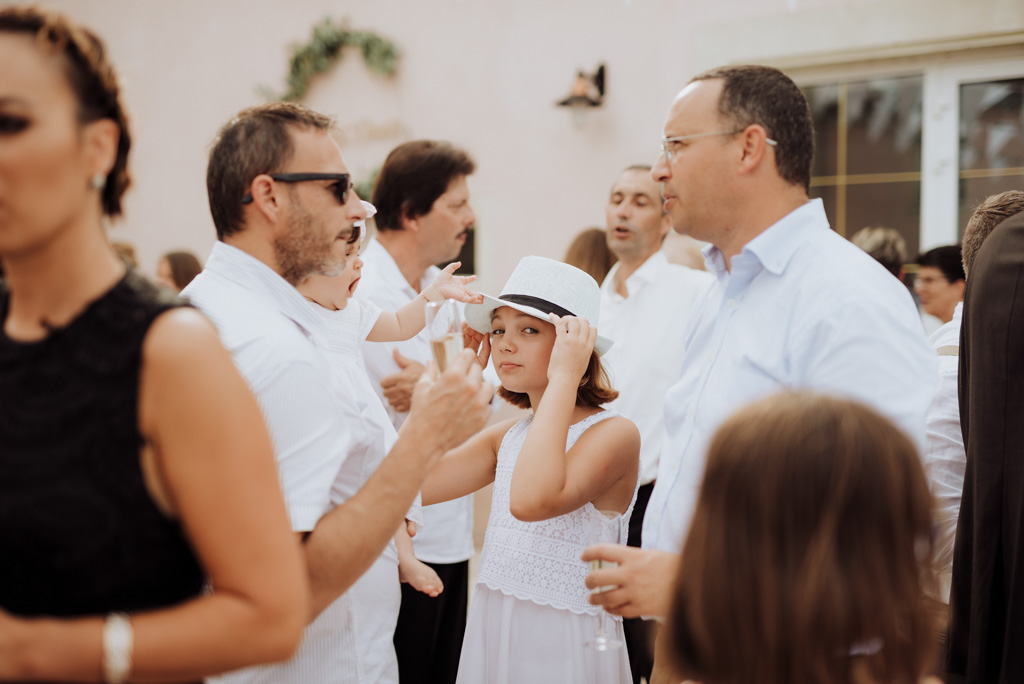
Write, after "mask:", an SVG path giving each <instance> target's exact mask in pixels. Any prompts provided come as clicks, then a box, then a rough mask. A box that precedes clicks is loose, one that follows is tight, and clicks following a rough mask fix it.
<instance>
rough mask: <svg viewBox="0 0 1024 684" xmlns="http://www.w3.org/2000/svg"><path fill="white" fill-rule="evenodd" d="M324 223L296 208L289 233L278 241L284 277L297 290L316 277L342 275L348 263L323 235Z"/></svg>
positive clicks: (276, 246) (276, 251)
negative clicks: (335, 252)
mask: <svg viewBox="0 0 1024 684" xmlns="http://www.w3.org/2000/svg"><path fill="white" fill-rule="evenodd" d="M322 225H323V222H322V221H318V220H317V219H316V218H315V217H314V216H313V215H312V214H311V213H309V212H308V211H306V208H305V207H303V206H302V205H300V204H296V205H295V212H294V213H293V214H292V216H291V218H290V219H289V221H288V232H287V233H285V234H284V235H281V236H278V237H277V238H275V239H274V243H273V248H274V258H275V259H277V266H278V268H279V269H281V277H282V278H284V279H285V280H287V281H288V282H289V283H290V284H291V285H292V286H293V287H297V286H298V285H299V283H301V282H302V281H303V280H305V279H306V278H308V277H309V276H312V275H326V276H331V277H333V276H339V275H341V273H342V271H344V270H345V260H344V259H340V260H339V259H337V258H336V257H335V256H334V242H335V239H334V238H327V237H324V236H323V232H324V231H323V230H322Z"/></svg>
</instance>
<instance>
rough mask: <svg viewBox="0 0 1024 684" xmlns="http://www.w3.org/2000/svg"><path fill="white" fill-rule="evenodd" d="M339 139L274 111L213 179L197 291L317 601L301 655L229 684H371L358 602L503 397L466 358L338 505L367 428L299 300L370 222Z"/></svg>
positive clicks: (225, 154)
mask: <svg viewBox="0 0 1024 684" xmlns="http://www.w3.org/2000/svg"><path fill="white" fill-rule="evenodd" d="M331 128H332V123H331V121H330V120H329V119H328V118H326V117H324V116H323V115H320V114H317V113H316V112H312V111H310V110H308V109H306V108H305V107H302V106H301V105H295V104H290V103H274V104H269V105H263V106H260V107H253V108H250V109H247V110H244V111H242V112H241V113H240V114H239V115H238V116H237V117H236V118H235V119H233V120H232V121H231V122H229V123H228V124H227V125H225V126H224V127H223V128H222V129H221V131H220V133H219V135H218V137H217V140H216V142H215V143H214V145H213V148H212V149H211V151H210V160H209V165H208V168H207V189H208V194H209V199H210V210H211V213H212V215H213V221H214V225H215V226H216V229H217V237H218V242H217V243H216V245H215V246H214V249H213V252H212V254H211V256H210V259H209V261H207V263H206V266H205V268H204V270H203V272H202V273H201V274H200V275H199V276H197V277H196V279H195V280H193V281H192V283H191V284H190V285H189V286H188V287H187V288H186V289H185V290H184V291H183V293H182V294H183V295H184V296H186V297H187V298H188V299H189V300H191V302H192V303H193V304H194V305H196V306H197V307H198V308H199V309H200V310H202V311H203V313H205V314H206V315H207V316H208V317H209V318H210V319H211V320H212V321H213V323H214V325H216V327H217V329H218V332H219V333H220V336H221V339H222V341H223V342H224V345H225V346H226V347H227V348H228V350H229V351H230V352H231V354H232V357H233V358H234V361H235V365H236V366H238V368H239V370H240V371H241V373H242V375H243V376H244V377H245V379H246V381H247V382H248V383H249V386H250V388H251V389H252V391H253V393H254V394H255V395H256V398H257V400H258V402H259V405H260V409H261V410H262V412H263V417H264V420H265V421H266V423H267V427H268V429H269V431H270V435H271V439H272V441H273V444H274V452H275V458H276V461H277V467H278V476H279V479H280V481H281V487H282V490H283V493H284V498H285V502H286V504H287V507H288V512H289V516H290V518H291V523H292V528H293V529H294V530H295V531H296V532H297V533H298V537H299V540H300V541H301V543H302V546H303V550H304V552H305V558H306V562H307V565H308V571H309V581H310V588H311V594H312V605H311V606H310V610H309V616H310V621H311V623H310V625H309V626H308V627H307V628H306V631H305V634H304V636H303V640H302V643H301V645H300V646H299V649H298V651H297V652H296V654H295V655H294V656H293V657H292V658H291V659H290V660H288V661H286V662H284V663H279V664H276V665H269V666H263V667H255V668H248V669H245V670H240V671H237V672H233V673H229V674H227V675H224V676H223V677H221V678H218V679H219V680H220V681H223V682H230V683H231V684H236V683H242V682H244V683H246V684H250V683H255V682H267V683H268V684H269V683H271V682H273V683H274V684H278V683H280V682H295V683H299V682H302V683H307V682H324V683H326V682H340V681H352V682H355V681H358V677H359V673H358V671H357V669H358V668H357V667H355V666H354V663H356V662H357V654H356V649H355V645H356V640H355V635H354V634H353V633H352V630H353V625H352V624H351V620H349V619H348V617H349V612H348V605H347V602H346V596H345V594H344V592H345V591H346V589H348V587H350V586H351V585H352V584H353V583H354V582H355V581H356V580H357V579H358V578H359V576H360V575H362V574H363V572H365V571H366V570H367V569H368V568H369V567H370V565H371V564H372V563H373V561H374V560H375V559H376V558H377V557H378V556H379V555H380V553H381V552H382V551H383V550H384V547H385V546H386V545H387V543H388V541H389V540H390V539H391V537H392V535H393V534H394V531H395V529H397V528H398V525H399V523H401V522H402V520H403V519H404V517H405V514H406V511H407V510H408V509H409V506H410V504H411V503H412V501H413V499H414V497H415V495H416V492H417V491H418V490H419V488H420V486H421V484H422V481H423V478H424V477H425V475H426V473H427V472H428V470H429V468H430V467H431V466H432V465H433V463H434V462H435V461H436V459H437V458H439V457H440V455H441V454H442V453H443V452H444V451H446V450H448V449H450V448H451V447H453V446H455V445H457V444H459V443H461V442H462V441H463V440H464V439H465V438H466V437H468V436H469V435H471V434H472V433H473V432H475V431H477V430H478V429H480V427H482V426H483V424H484V423H485V422H486V419H487V417H488V415H489V407H488V401H489V400H490V397H491V388H490V386H489V385H488V384H487V383H484V382H483V381H482V379H481V377H480V370H479V366H478V364H476V363H475V361H474V360H473V359H472V356H471V355H470V354H469V353H468V352H466V353H465V358H460V359H457V360H456V362H455V363H454V365H453V366H450V367H449V369H448V370H446V371H445V373H444V374H442V375H441V376H440V378H439V379H438V380H437V381H435V382H433V383H430V382H428V381H426V380H425V381H423V382H421V383H420V384H419V385H418V386H417V387H416V390H415V393H414V396H413V398H412V404H413V407H414V408H413V411H412V412H411V413H410V414H409V419H408V421H407V424H406V427H405V429H404V430H403V432H402V436H401V437H400V438H399V440H398V442H397V443H396V444H395V446H394V448H393V449H392V451H391V453H390V454H389V455H388V457H387V458H386V459H385V460H384V462H383V463H382V464H381V466H380V467H379V468H378V470H377V471H376V473H375V474H374V475H373V476H372V477H371V478H370V480H369V481H368V482H367V483H366V484H365V485H364V486H363V488H362V489H361V490H360V491H359V492H358V493H356V495H355V496H353V497H352V498H350V499H348V500H347V501H345V502H344V503H341V504H340V505H337V506H334V505H333V504H332V503H331V489H332V484H333V483H334V480H335V477H336V476H337V475H338V471H339V468H340V466H341V464H342V462H343V461H344V459H345V457H346V455H347V454H348V453H349V451H350V449H351V444H350V431H349V429H348V428H347V427H346V425H347V424H348V423H349V421H358V420H361V417H360V416H359V413H358V409H357V408H356V407H355V406H354V403H353V402H352V401H350V400H348V399H347V398H346V397H343V396H339V394H338V393H337V390H336V389H334V388H332V386H331V385H330V380H329V378H330V376H331V374H330V372H329V370H328V368H327V366H326V361H325V359H324V358H323V357H322V356H321V355H320V353H319V352H318V351H317V349H316V347H315V346H314V344H313V339H314V338H316V337H318V336H322V335H324V334H326V331H325V330H324V329H323V328H322V323H321V319H320V318H319V317H318V316H317V315H316V314H315V312H314V311H313V309H312V308H311V307H310V305H309V303H308V302H307V301H306V300H305V299H304V298H303V296H302V295H301V294H299V292H298V290H296V289H295V286H297V285H298V284H300V283H301V282H303V281H304V280H305V279H306V278H308V277H309V276H311V275H316V274H323V275H339V274H340V273H341V272H342V270H343V269H344V267H345V255H346V254H347V251H348V250H347V246H348V245H347V244H342V245H340V247H341V248H339V242H342V243H351V242H352V241H353V240H355V239H357V238H358V236H357V231H359V230H360V224H361V223H362V221H363V220H364V219H365V218H366V215H367V209H366V208H365V207H364V205H363V203H362V202H361V201H360V200H359V198H358V197H357V196H356V193H355V192H354V191H353V190H352V185H351V180H350V177H349V172H348V168H347V167H346V166H345V163H344V161H343V160H342V157H341V153H340V151H339V150H338V146H337V145H336V144H335V143H334V141H333V140H332V139H331V137H330V131H331ZM224 410H225V411H230V410H231V407H229V406H226V407H224ZM214 579H216V578H214Z"/></svg>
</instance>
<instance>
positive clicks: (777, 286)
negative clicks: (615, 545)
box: [643, 200, 937, 552]
mask: <svg viewBox="0 0 1024 684" xmlns="http://www.w3.org/2000/svg"><path fill="white" fill-rule="evenodd" d="M705 258H706V262H707V266H708V270H709V271H711V272H712V273H713V274H714V275H715V276H716V278H717V282H716V283H714V284H713V285H712V288H711V290H710V292H709V293H708V295H707V296H706V297H705V298H704V299H703V300H702V301H701V302H700V303H699V304H698V305H697V309H696V310H695V311H694V314H693V320H692V323H691V327H690V331H689V334H688V336H687V340H686V352H685V355H684V361H683V369H682V371H681V373H680V376H679V379H678V381H677V382H676V383H675V384H674V385H673V386H672V387H670V388H669V390H668V393H667V394H666V397H665V440H664V448H663V450H662V454H661V463H660V466H659V469H658V479H657V483H656V484H655V487H654V492H653V494H652V496H651V501H650V504H649V505H648V508H647V515H646V518H645V519H644V527H643V545H644V547H646V548H657V549H662V550H665V551H673V552H679V550H680V548H681V546H682V542H683V540H684V538H685V535H686V533H687V531H688V530H689V527H690V520H691V518H692V516H693V510H694V507H695V505H696V502H697V493H698V490H699V487H700V482H701V479H702V477H703V473H704V458H705V452H706V450H707V447H708V445H709V443H710V441H711V438H712V436H713V435H714V433H715V430H716V429H717V428H718V426H719V425H721V424H722V422H723V421H724V420H725V419H726V418H728V417H729V416H730V415H731V414H732V413H734V412H735V411H736V410H737V409H739V408H740V407H742V406H744V405H746V404H749V403H750V402H752V401H755V400H757V399H759V398H761V397H764V396H766V395H768V394H771V393H773V392H778V391H782V390H786V389H791V390H810V391H815V392H820V393H823V394H831V395H836V396H840V397H845V398H850V399H856V400H859V401H862V402H864V403H865V404H868V405H869V406H872V407H874V408H875V409H876V410H877V411H879V412H880V413H882V414H883V415H885V416H887V417H889V418H890V419H892V420H893V422H894V423H896V425H898V426H899V427H901V428H902V429H903V430H904V431H905V432H906V433H907V434H908V435H909V436H910V437H911V439H912V440H913V441H914V443H915V444H917V445H918V448H919V449H920V448H921V446H922V445H923V444H924V424H925V414H926V412H927V410H928V405H929V403H930V401H931V398H932V394H933V392H934V388H935V383H936V378H937V368H936V360H935V352H934V351H933V350H932V349H931V347H930V346H929V345H928V340H927V338H926V337H925V334H924V330H923V329H922V327H921V321H920V317H919V316H918V313H917V309H916V308H915V306H914V303H913V300H912V298H911V296H910V293H909V292H908V291H907V288H906V287H904V286H903V284H902V283H900V282H899V281H898V280H897V279H896V278H894V277H893V276H892V275H891V274H890V273H889V272H888V271H886V270H885V269H884V268H883V267H882V266H880V265H879V264H878V263H876V262H875V261H874V260H873V259H872V258H871V257H869V256H868V255H867V254H865V253H864V252H862V251H861V250H860V249H858V248H857V247H855V246H854V245H852V244H851V243H849V242H848V241H847V240H845V239H844V238H842V237H841V236H839V235H838V234H836V233H834V232H833V231H832V230H830V229H829V225H828V220H827V218H826V217H825V211H824V209H823V207H822V204H821V201H820V200H812V201H810V202H808V203H806V204H805V205H803V206H801V207H800V208H798V209H796V210H795V211H793V212H792V213H790V214H789V215H787V216H786V217H784V218H783V219H782V220H780V221H779V222H777V223H775V224H774V225H772V226H771V227H769V228H768V229H767V230H766V231H765V232H763V233H761V234H760V235H758V236H757V237H756V238H754V239H753V240H751V241H750V242H749V243H747V245H746V246H745V247H744V248H743V250H742V251H741V252H740V253H739V254H738V255H736V256H735V257H733V259H732V270H731V271H730V270H728V269H726V265H725V257H724V255H723V254H722V253H721V252H720V251H719V250H718V249H716V248H714V247H708V248H706V249H705Z"/></svg>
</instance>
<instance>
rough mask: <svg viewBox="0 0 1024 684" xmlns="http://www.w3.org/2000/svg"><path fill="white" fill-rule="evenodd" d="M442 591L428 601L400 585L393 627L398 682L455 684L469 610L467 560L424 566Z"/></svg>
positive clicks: (410, 683)
mask: <svg viewBox="0 0 1024 684" xmlns="http://www.w3.org/2000/svg"><path fill="white" fill-rule="evenodd" d="M427 565H429V566H430V567H432V568H433V569H434V571H435V572H436V573H437V574H438V576H439V577H440V578H441V581H442V582H443V583H444V591H443V592H441V595H440V596H438V597H436V598H431V597H430V596H427V595H426V594H422V593H420V592H418V591H416V590H415V589H413V588H412V587H411V586H409V585H408V584H403V585H402V608H401V610H400V611H399V613H398V625H397V626H396V628H395V653H396V655H397V656H398V680H399V681H400V682H402V684H455V675H456V674H458V672H459V655H460V654H461V653H462V637H463V635H465V633H466V611H467V609H468V607H469V561H468V560H467V561H462V562H461V563H427Z"/></svg>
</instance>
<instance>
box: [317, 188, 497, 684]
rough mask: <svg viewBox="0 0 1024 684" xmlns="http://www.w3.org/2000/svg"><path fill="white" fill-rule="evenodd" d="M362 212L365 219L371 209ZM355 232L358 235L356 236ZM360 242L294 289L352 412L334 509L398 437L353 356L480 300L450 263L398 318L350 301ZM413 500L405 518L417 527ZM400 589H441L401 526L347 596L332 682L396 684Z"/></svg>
mask: <svg viewBox="0 0 1024 684" xmlns="http://www.w3.org/2000/svg"><path fill="white" fill-rule="evenodd" d="M364 204H366V205H367V212H368V214H369V216H372V215H373V209H372V205H369V204H368V203H364ZM360 233H362V231H360ZM360 237H361V236H360V235H359V234H355V235H354V236H353V238H352V240H351V241H350V242H349V243H348V244H345V245H341V244H339V247H338V248H339V249H341V248H344V249H345V250H346V256H347V259H346V268H345V271H344V272H343V273H342V274H341V275H339V276H336V277H330V276H313V277H311V278H309V279H307V280H306V281H305V282H303V283H302V284H300V285H299V288H298V289H299V291H300V292H301V293H302V294H303V295H304V296H305V297H306V298H307V299H308V300H310V306H312V307H313V308H314V309H315V310H316V312H317V314H318V315H319V316H320V318H321V320H322V321H323V323H324V329H323V330H322V331H320V333H318V334H314V335H313V342H314V344H315V345H316V346H317V348H319V349H320V351H321V352H323V354H324V355H325V356H326V357H327V359H328V361H329V362H330V365H331V371H332V373H333V383H332V384H333V387H334V388H335V389H336V390H337V391H338V393H339V395H341V397H342V399H343V401H342V405H343V406H345V407H346V408H347V409H348V410H349V411H350V413H351V418H350V420H348V421H347V422H348V425H349V426H350V442H349V448H348V453H347V454H346V457H345V461H344V463H343V464H342V466H341V469H340V470H339V472H338V475H337V477H336V478H335V481H334V483H333V485H332V487H331V500H332V502H333V503H341V502H344V501H347V500H348V499H350V498H352V497H353V496H354V495H355V493H356V492H357V491H359V489H360V488H361V487H362V486H363V485H364V484H365V483H366V481H367V480H368V479H369V478H370V476H371V475H373V473H374V471H376V470H377V467H378V466H379V465H380V463H381V461H383V460H384V457H385V456H386V455H387V453H388V452H389V451H390V450H391V447H392V446H394V443H395V441H396V440H397V439H398V433H397V432H396V431H395V428H394V427H393V426H392V424H391V420H390V418H389V417H388V414H387V411H386V410H385V409H384V406H383V404H381V402H380V399H379V398H378V397H377V395H376V393H375V392H374V390H373V387H372V386H371V385H370V378H369V376H368V375H367V374H366V367H365V366H364V365H363V357H362V354H361V353H360V347H361V345H362V342H363V341H364V340H366V339H369V340H371V341H376V342H384V341H392V340H402V339H408V338H410V337H412V336H414V335H415V334H416V333H418V332H419V331H420V330H421V329H422V328H423V325H424V304H425V303H426V302H427V301H428V300H442V299H444V298H445V297H452V298H455V299H459V300H460V301H479V300H480V299H481V297H480V295H478V294H476V293H473V292H470V291H469V290H466V289H465V285H466V284H468V283H470V282H472V281H473V280H474V278H475V277H474V276H469V277H462V276H453V275H452V272H453V271H454V270H455V269H456V268H458V266H459V264H458V262H456V263H453V264H450V265H449V266H448V267H447V268H445V269H444V270H443V271H442V272H441V274H440V275H439V276H438V277H437V280H436V281H435V282H434V283H433V285H431V287H430V288H427V291H425V292H424V293H423V294H422V295H421V297H418V298H416V299H415V300H413V301H412V302H411V303H409V304H408V305H406V306H405V307H403V308H402V309H400V310H399V311H397V312H389V311H382V310H381V309H380V308H379V307H378V306H377V305H375V304H373V303H372V302H370V301H368V300H360V299H354V298H351V296H352V295H353V294H354V293H355V290H356V287H358V285H359V279H360V277H361V273H362V267H363V263H362V261H361V260H360V259H359V247H360V244H361V240H360ZM420 508H421V507H420V504H419V502H418V501H417V502H416V503H414V505H413V508H412V509H410V511H409V514H408V516H407V519H408V520H409V521H411V522H412V523H414V524H416V525H420V524H422V522H423V517H422V513H421V510H420ZM400 582H408V583H409V584H410V585H411V586H413V587H414V588H415V589H416V590H418V591H421V592H423V593H425V594H428V595H430V596H437V595H439V594H440V593H441V592H442V591H443V590H444V586H443V585H442V583H441V580H440V578H439V577H438V576H437V573H436V572H434V570H433V569H432V568H431V567H430V566H429V565H426V564H425V563H422V562H420V561H419V560H417V559H416V557H415V555H414V554H413V548H412V540H411V539H410V536H409V532H408V531H407V528H406V525H401V526H400V527H399V529H398V531H397V532H396V533H395V537H394V539H393V540H392V542H391V543H390V544H389V545H388V546H387V548H386V549H385V550H384V552H383V553H382V554H381V555H380V557H379V558H378V559H377V560H376V561H375V562H374V564H373V565H372V566H371V567H370V569H369V570H368V571H367V572H366V573H365V574H364V575H363V576H362V577H360V578H359V580H358V581H356V583H355V584H354V585H353V586H352V587H351V588H350V589H349V590H348V591H347V592H346V594H345V597H346V599H347V601H348V613H349V620H348V622H347V624H346V630H351V631H352V632H353V633H354V634H355V637H356V649H355V654H354V656H353V657H354V661H353V662H352V663H351V664H350V667H347V668H345V670H346V671H345V672H339V673H338V676H339V681H343V682H359V683H360V684H368V683H371V682H372V683H373V684H398V661H397V659H396V656H395V649H394V645H393V642H392V639H393V638H394V634H395V624H396V622H397V620H398V610H399V607H400V605H401V589H400V586H399V583H400Z"/></svg>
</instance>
